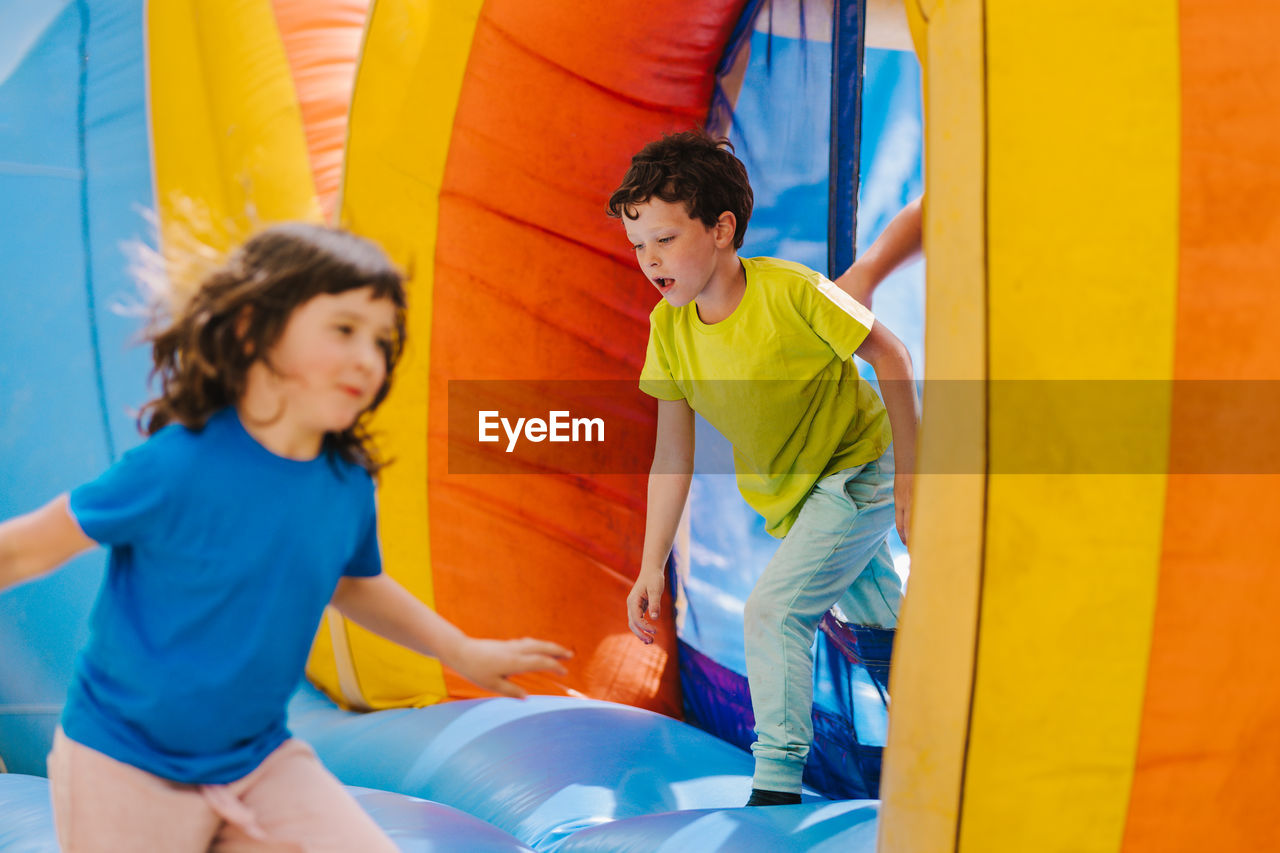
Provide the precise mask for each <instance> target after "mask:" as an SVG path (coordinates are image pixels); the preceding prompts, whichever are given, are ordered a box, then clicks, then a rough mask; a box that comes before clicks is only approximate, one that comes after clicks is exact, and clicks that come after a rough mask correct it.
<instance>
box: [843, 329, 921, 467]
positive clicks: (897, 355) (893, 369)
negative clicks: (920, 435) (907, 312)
mask: <svg viewBox="0 0 1280 853" xmlns="http://www.w3.org/2000/svg"><path fill="white" fill-rule="evenodd" d="M858 354H859V355H860V356H861V357H862V358H864V359H866V360H867V363H869V364H870V365H871V367H872V369H873V370H875V372H876V378H877V379H878V380H879V381H880V396H881V398H882V399H883V400H884V407H885V411H886V412H887V413H888V415H889V427H890V428H891V429H892V431H893V445H894V454H893V458H894V464H895V466H896V468H897V471H898V473H899V474H913V473H915V456H916V431H917V427H918V424H919V421H920V408H919V405H918V402H917V399H916V385H915V372H914V371H913V369H912V366H911V354H910V353H909V352H908V351H907V348H906V346H904V345H903V343H902V341H900V340H898V338H897V337H896V336H895V335H894V334H893V333H892V332H890V331H889V330H888V329H886V328H884V326H882V325H880V324H879V323H877V324H876V325H875V326H874V327H873V328H872V333H871V335H869V336H868V337H867V340H866V342H864V344H863V345H862V347H860V348H859V349H858Z"/></svg>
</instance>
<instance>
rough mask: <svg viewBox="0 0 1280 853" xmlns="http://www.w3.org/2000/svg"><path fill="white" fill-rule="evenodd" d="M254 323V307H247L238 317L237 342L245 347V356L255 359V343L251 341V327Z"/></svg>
mask: <svg viewBox="0 0 1280 853" xmlns="http://www.w3.org/2000/svg"><path fill="white" fill-rule="evenodd" d="M252 323H253V306H252V305H246V306H244V307H243V308H241V309H240V313H239V314H237V315H236V340H238V341H240V345H241V346H243V347H244V354H245V355H246V356H248V357H249V358H253V341H251V340H249V338H248V335H249V326H250V324H252Z"/></svg>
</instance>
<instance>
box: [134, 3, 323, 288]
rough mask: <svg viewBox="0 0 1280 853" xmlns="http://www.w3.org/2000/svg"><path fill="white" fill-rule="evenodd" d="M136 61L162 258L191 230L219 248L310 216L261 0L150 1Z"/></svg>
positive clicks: (180, 246)
mask: <svg viewBox="0 0 1280 853" xmlns="http://www.w3.org/2000/svg"><path fill="white" fill-rule="evenodd" d="M147 61H148V87H149V101H150V104H149V106H150V126H151V134H152V136H151V146H152V160H153V169H154V180H155V192H156V200H155V203H156V211H157V213H158V215H159V218H160V222H161V239H162V241H163V243H164V246H165V248H166V253H167V254H169V255H170V257H172V256H173V254H174V252H175V251H176V252H177V253H181V252H182V251H184V250H186V249H189V248H191V241H193V240H194V241H197V242H198V243H199V244H203V245H205V246H210V247H212V248H214V249H217V250H227V249H230V248H232V247H233V246H235V245H236V244H238V243H239V242H241V241H242V240H243V239H244V238H245V237H247V236H248V235H249V234H250V233H251V232H252V231H254V230H256V229H257V228H258V227H260V226H261V225H263V224H266V223H270V222H276V221H280V220H284V219H306V220H311V221H319V216H320V213H319V207H318V205H317V204H316V197H315V186H314V184H313V182H312V178H311V170H310V165H309V162H308V159H307V146H306V139H305V137H304V134H303V129H302V117H301V113H300V111H299V109H298V102H297V96H296V94H295V92H294V88H293V82H292V78H291V76H290V73H289V65H288V62H287V60H286V58H285V53H284V48H283V46H282V45H281V42H280V35H279V32H278V30H277V29H276V24H275V16H274V14H273V12H272V8H271V4H270V2H269V0H234V2H229V1H228V0H171V2H164V3H149V4H148V6H147ZM175 272H177V273H178V275H179V276H180V277H181V275H182V273H183V272H184V271H183V270H182V269H181V268H178V269H177V270H175ZM179 283H180V286H182V285H185V286H190V282H182V281H181V278H179Z"/></svg>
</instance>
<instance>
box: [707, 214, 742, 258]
mask: <svg viewBox="0 0 1280 853" xmlns="http://www.w3.org/2000/svg"><path fill="white" fill-rule="evenodd" d="M712 230H713V231H714V232H715V236H716V245H717V246H719V247H720V248H722V249H723V248H725V247H726V246H732V245H733V235H734V234H736V233H737V231H738V217H736V216H734V215H733V211H731V210H726V211H725V212H724V213H722V214H720V215H719V216H718V217H717V218H716V224H715V227H714V228H712Z"/></svg>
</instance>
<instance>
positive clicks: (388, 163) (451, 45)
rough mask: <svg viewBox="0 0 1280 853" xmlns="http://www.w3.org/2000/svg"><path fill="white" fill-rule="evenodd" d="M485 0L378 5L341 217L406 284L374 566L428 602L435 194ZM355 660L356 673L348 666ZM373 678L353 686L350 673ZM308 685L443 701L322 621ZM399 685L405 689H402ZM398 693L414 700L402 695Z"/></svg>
mask: <svg viewBox="0 0 1280 853" xmlns="http://www.w3.org/2000/svg"><path fill="white" fill-rule="evenodd" d="M483 5H484V4H483V0H465V2H464V1H463V0H458V2H450V3H431V2H426V0H377V2H375V3H374V4H373V7H372V10H371V12H370V15H371V17H370V21H369V25H368V31H367V34H366V39H365V46H364V50H363V53H362V56H361V61H360V69H359V74H358V77H357V79H356V88H355V94H354V99H353V102H352V107H351V119H350V130H349V137H348V142H347V157H346V166H345V173H344V176H343V186H342V198H341V202H340V209H339V219H340V221H341V224H342V225H343V226H345V227H348V228H351V229H352V230H354V231H356V232H357V233H359V234H362V235H364V236H366V237H370V238H372V239H374V240H377V241H378V242H380V243H381V244H382V245H383V246H384V247H385V248H386V249H387V251H388V252H389V253H390V254H391V257H392V258H393V259H394V260H395V261H396V262H397V263H399V264H400V265H401V266H402V267H404V268H405V269H406V270H407V271H408V272H409V273H410V274H411V278H410V281H409V318H408V327H409V328H408V339H409V343H408V347H407V348H406V351H405V354H404V358H403V360H402V361H401V363H400V365H399V367H398V368H397V375H398V377H399V379H398V381H397V383H396V385H395V387H394V390H393V392H392V394H391V396H390V397H389V398H388V399H387V401H386V403H385V404H383V406H382V408H381V409H380V410H379V412H378V416H377V421H376V423H375V425H374V427H375V431H376V432H377V433H378V434H379V436H380V439H381V442H382V443H381V447H382V450H383V452H384V453H386V454H387V456H388V457H390V458H392V459H394V460H395V464H393V465H390V466H388V467H387V469H386V470H385V471H384V472H383V473H382V475H381V482H380V485H379V492H378V499H379V502H380V504H381V506H383V507H393V508H394V511H390V512H382V513H380V517H379V525H380V529H379V538H380V540H381V541H382V546H383V561H384V564H385V566H386V570H387V572H388V573H389V574H391V575H393V576H394V577H396V578H397V579H398V580H399V581H400V582H401V583H402V584H404V585H405V586H406V587H407V588H409V589H410V591H412V592H413V593H414V594H415V595H416V596H417V597H418V598H419V599H421V600H422V601H425V602H427V603H428V604H434V601H435V592H434V584H433V581H432V577H433V576H432V573H431V565H430V553H431V550H430V537H429V534H428V529H429V525H428V516H427V399H428V390H429V386H428V377H429V376H430V364H429V360H430V353H431V318H432V310H431V308H432V293H433V288H434V274H435V257H436V234H437V230H438V226H439V211H440V187H441V185H442V182H443V178H444V170H445V161H446V159H447V157H448V153H449V145H450V142H451V140H452V136H453V121H454V114H455V112H456V111H457V106H458V95H459V92H460V91H461V89H462V81H463V77H464V74H465V72H466V67H467V58H468V56H469V55H470V51H471V43H472V37H473V35H474V33H475V28H476V21H477V19H478V18H479V15H480V9H481V7H482V6H483ZM357 657H358V659H359V660H360V662H361V665H360V667H359V668H357V666H356V664H355V660H356V659H357ZM365 672H373V673H376V675H377V677H376V678H375V679H372V680H368V679H366V680H361V678H360V677H359V674H360V673H365ZM307 675H308V677H309V678H311V680H312V681H314V682H316V683H317V684H318V685H319V686H321V687H322V688H323V689H324V690H325V691H326V692H328V693H329V694H330V695H331V696H333V697H335V698H336V699H338V700H339V701H341V702H343V703H344V704H345V705H347V706H348V707H354V708H385V707H393V706H404V705H407V704H408V705H425V704H431V703H434V702H438V701H440V700H442V699H444V698H446V696H447V695H448V690H447V687H446V684H445V681H444V674H443V671H442V669H441V667H440V663H439V662H438V661H436V660H435V659H433V658H425V657H422V656H421V655H416V654H414V653H412V652H409V651H407V650H405V649H403V648H401V647H399V646H397V645H395V644H394V643H391V642H390V641H388V640H384V639H382V638H381V637H378V636H376V635H374V634H372V633H370V632H368V631H365V630H364V629H363V628H360V627H359V626H357V625H354V624H352V623H350V622H348V621H347V620H345V619H343V618H342V617H341V616H339V615H337V614H336V613H333V612H331V613H330V615H329V617H328V620H327V623H326V625H325V626H323V627H322V628H321V631H320V633H319V634H318V635H317V637H316V643H315V645H314V647H313V649H312V653H311V659H310V661H309V663H308V666H307ZM407 685H412V687H411V688H407V687H406V686H407ZM406 692H408V693H411V694H412V695H409V696H406Z"/></svg>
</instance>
